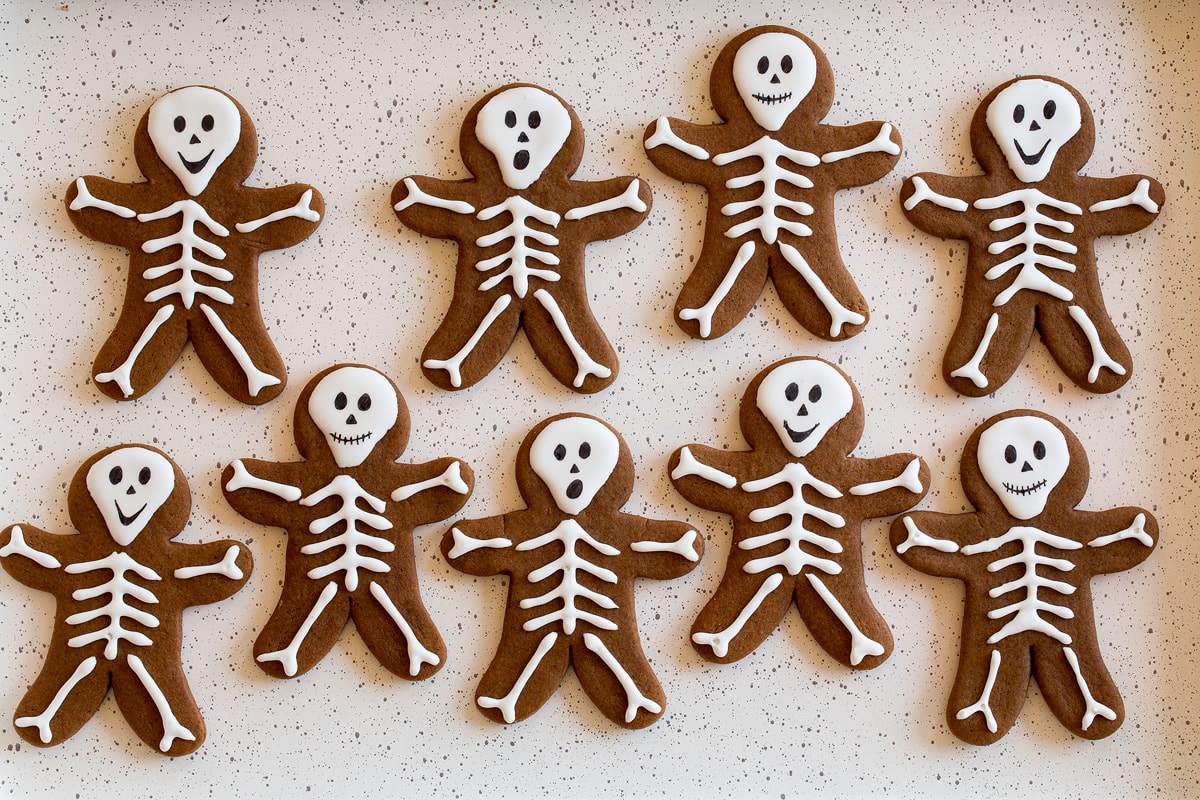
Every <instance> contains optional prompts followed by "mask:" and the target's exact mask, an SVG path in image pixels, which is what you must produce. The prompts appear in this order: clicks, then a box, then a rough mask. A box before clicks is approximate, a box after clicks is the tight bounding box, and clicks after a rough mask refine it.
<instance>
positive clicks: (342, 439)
mask: <svg viewBox="0 0 1200 800" xmlns="http://www.w3.org/2000/svg"><path fill="white" fill-rule="evenodd" d="M374 435H375V434H374V432H373V431H367V432H366V433H364V434H361V435H359V436H340V435H339V434H336V433H334V432H333V431H330V432H329V437H330V438H331V439H333V440H334V441H335V442H337V443H338V444H362V443H363V442H365V441H366V440H367V439H370V438H371V437H372V436H374Z"/></svg>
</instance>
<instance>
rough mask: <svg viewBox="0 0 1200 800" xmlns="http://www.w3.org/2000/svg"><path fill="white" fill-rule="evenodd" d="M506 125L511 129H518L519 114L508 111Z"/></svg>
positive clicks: (505, 115)
mask: <svg viewBox="0 0 1200 800" xmlns="http://www.w3.org/2000/svg"><path fill="white" fill-rule="evenodd" d="M504 124H505V125H507V126H508V127H510V128H515V127H517V112H515V111H511V110H510V111H507V112H505V114H504Z"/></svg>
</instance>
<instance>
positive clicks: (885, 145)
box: [820, 122, 903, 188]
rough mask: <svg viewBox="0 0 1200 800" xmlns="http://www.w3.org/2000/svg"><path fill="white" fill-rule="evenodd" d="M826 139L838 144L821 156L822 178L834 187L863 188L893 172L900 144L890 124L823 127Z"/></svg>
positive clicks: (874, 123)
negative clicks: (827, 179) (830, 182)
mask: <svg viewBox="0 0 1200 800" xmlns="http://www.w3.org/2000/svg"><path fill="white" fill-rule="evenodd" d="M821 128H822V132H824V133H825V134H826V139H827V141H828V140H835V141H837V142H838V143H839V145H838V147H837V148H836V149H831V150H828V151H826V152H825V153H822V154H821V165H822V166H821V169H820V173H821V175H822V176H824V177H826V178H829V179H831V180H832V181H833V182H834V184H835V185H836V186H839V187H842V188H848V187H850V186H865V185H866V184H868V183H874V182H875V181H877V180H879V179H880V178H882V177H883V176H885V175H887V174H888V173H889V172H891V171H892V170H893V169H895V167H896V164H897V162H899V161H900V153H901V150H902V148H903V142H902V141H901V139H900V131H898V130H896V128H895V127H893V126H892V124H891V123H890V122H863V123H861V124H859V125H851V126H848V127H844V128H835V127H832V126H828V125H822V126H821Z"/></svg>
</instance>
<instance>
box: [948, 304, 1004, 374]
mask: <svg viewBox="0 0 1200 800" xmlns="http://www.w3.org/2000/svg"><path fill="white" fill-rule="evenodd" d="M999 327H1000V315H999V314H997V313H996V312H994V311H993V312H992V315H991V316H990V317H988V321H987V327H986V328H984V330H983V338H982V339H981V340H980V341H979V347H977V348H976V349H975V355H973V356H971V360H970V361H968V362H967V363H965V364H963V365H962V366H961V367H959V368H958V369H956V370H954V371H953V372H951V373H950V377H952V378H966V379H967V380H969V381H970V382H971V383H973V384H975V385H976V386H978V387H979V388H980V389H982V388H984V387H985V386H987V385H988V379H987V376H986V375H984V374H983V372H981V371H980V369H979V365H980V364H982V363H983V357H984V356H985V355H987V349H988V347H989V346H990V345H991V343H992V337H993V336H995V335H996V329H997V328H999Z"/></svg>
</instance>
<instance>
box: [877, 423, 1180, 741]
mask: <svg viewBox="0 0 1200 800" xmlns="http://www.w3.org/2000/svg"><path fill="white" fill-rule="evenodd" d="M959 469H960V471H961V474H962V483H963V489H964V490H965V491H966V495H967V500H968V501H970V503H971V505H973V506H974V507H975V508H976V509H977V511H975V512H974V513H968V514H937V513H933V512H929V511H919V512H916V513H913V514H906V515H905V516H903V517H901V518H900V519H898V520H896V521H895V522H894V523H893V524H892V535H891V538H892V547H894V548H895V550H896V552H897V553H898V554H899V555H900V558H901V559H903V560H904V562H905V563H907V564H909V565H910V566H912V567H914V568H916V569H919V570H921V571H922V572H926V573H929V574H930V575H938V576H942V577H949V578H958V579H959V580H961V581H963V582H964V583H966V587H967V596H966V610H965V611H964V613H963V628H962V652H961V655H960V657H959V665H958V677H957V678H956V679H955V681H954V688H953V689H952V690H951V692H950V703H949V705H948V707H947V709H946V719H947V722H948V723H949V725H950V730H951V731H952V732H953V733H954V735H955V736H957V737H958V738H960V739H962V740H963V741H966V742H970V743H972V744H990V743H991V742H995V741H997V740H998V739H1000V738H1001V737H1002V736H1004V734H1005V733H1007V732H1008V729H1009V728H1011V727H1012V725H1013V722H1015V721H1016V718H1017V714H1018V713H1020V711H1021V706H1022V705H1024V703H1025V694H1026V690H1027V687H1028V685H1029V677H1030V675H1033V676H1034V677H1035V678H1036V680H1037V682H1038V686H1040V687H1041V690H1042V696H1043V697H1045V698H1046V702H1047V703H1048V704H1049V706H1050V709H1051V711H1053V712H1054V715H1055V716H1056V717H1058V719H1059V721H1060V722H1062V724H1063V726H1064V727H1066V728H1067V729H1068V730H1070V731H1071V732H1072V733H1074V734H1075V735H1076V736H1082V737H1085V738H1088V739H1100V738H1103V737H1105V736H1108V735H1110V734H1112V733H1113V732H1114V731H1116V729H1117V728H1118V727H1120V725H1121V720H1122V719H1123V718H1124V708H1123V706H1122V703H1121V695H1120V693H1119V692H1118V691H1117V687H1116V684H1115V683H1113V680H1112V678H1111V677H1110V676H1109V674H1108V670H1107V669H1105V667H1104V661H1103V659H1102V658H1101V655H1100V645H1099V642H1098V641H1097V636H1096V620H1095V618H1094V617H1093V615H1092V592H1091V585H1090V584H1091V579H1092V576H1094V575H1100V574H1104V573H1109V572H1120V571H1122V570H1126V569H1131V568H1132V567H1134V566H1136V565H1137V564H1140V563H1141V562H1142V561H1143V560H1145V558H1146V557H1147V556H1148V555H1150V551H1151V550H1153V549H1154V546H1155V544H1156V543H1157V540H1158V522H1157V521H1156V520H1155V519H1154V516H1153V515H1152V514H1151V513H1150V512H1149V511H1146V510H1145V509H1142V508H1134V507H1125V508H1115V509H1112V510H1110V511H1079V510H1077V509H1076V506H1078V505H1079V503H1080V502H1081V501H1082V500H1083V495H1084V493H1085V492H1086V491H1087V487H1088V462H1087V455H1086V454H1085V453H1084V451H1083V446H1082V445H1081V444H1080V443H1079V440H1078V439H1076V438H1075V435H1074V434H1073V433H1071V431H1069V430H1068V429H1067V427H1066V426H1065V425H1063V424H1062V423H1061V422H1059V421H1058V420H1057V419H1055V418H1054V417H1051V416H1049V415H1048V414H1042V413H1040V412H1037V411H1025V410H1021V411H1009V412H1007V413H1004V414H999V415H997V416H995V417H992V418H991V419H989V420H988V421H987V422H985V423H983V424H982V425H980V426H979V427H978V428H977V429H976V430H975V432H974V433H973V434H971V438H970V439H969V440H968V441H967V447H966V450H965V451H964V452H963V457H962V462H961V464H960V467H959Z"/></svg>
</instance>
